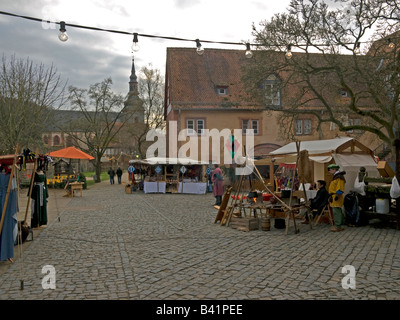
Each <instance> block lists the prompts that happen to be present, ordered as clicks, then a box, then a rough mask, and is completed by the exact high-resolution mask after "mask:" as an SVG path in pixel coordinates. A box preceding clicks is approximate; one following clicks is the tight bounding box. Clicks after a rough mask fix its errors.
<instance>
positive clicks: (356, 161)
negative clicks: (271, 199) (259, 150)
mask: <svg viewBox="0 0 400 320" xmlns="http://www.w3.org/2000/svg"><path fill="white" fill-rule="evenodd" d="M299 151H300V152H302V151H306V153H307V156H308V159H309V160H310V161H309V163H308V164H309V165H310V166H309V168H308V169H309V171H310V172H309V174H308V175H307V174H306V176H308V177H309V180H311V181H306V182H309V183H314V182H315V181H317V180H325V181H327V184H329V183H330V181H331V177H330V176H329V175H328V172H327V166H328V165H329V164H331V163H336V164H338V165H339V166H340V168H341V170H344V171H346V176H345V177H346V186H345V194H347V193H348V192H349V191H350V190H351V189H352V188H353V186H354V181H355V179H356V176H357V174H358V172H359V170H360V167H365V168H366V171H367V172H368V176H369V177H379V176H380V174H379V171H378V169H377V160H376V158H375V156H374V153H373V151H372V150H371V149H369V148H368V147H367V146H365V145H363V144H362V143H360V142H359V141H357V140H356V139H354V138H350V137H343V138H335V139H327V140H312V141H301V142H300V150H299ZM269 155H270V157H273V158H275V159H276V160H277V161H280V162H285V161H286V163H291V162H293V159H295V156H296V155H297V149H296V143H295V142H291V143H289V144H287V145H285V146H283V147H281V148H279V149H277V150H274V151H272V152H270V154H269ZM285 159H287V160H285Z"/></svg>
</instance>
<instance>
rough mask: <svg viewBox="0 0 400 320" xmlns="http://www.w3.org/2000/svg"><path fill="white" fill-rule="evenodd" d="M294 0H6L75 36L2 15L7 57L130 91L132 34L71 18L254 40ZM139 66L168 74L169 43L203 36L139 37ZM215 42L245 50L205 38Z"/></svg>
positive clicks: (161, 32)
mask: <svg viewBox="0 0 400 320" xmlns="http://www.w3.org/2000/svg"><path fill="white" fill-rule="evenodd" d="M289 3H290V0H280V1H275V0H274V1H270V0H247V1H245V0H243V1H240V0H145V1H143V0H141V1H137V0H134V1H128V0H125V1H123V0H107V1H106V0H68V1H66V0H64V1H61V0H51V1H50V0H39V1H36V0H35V1H27V0H1V2H0V11H4V12H9V13H13V14H18V15H24V16H30V17H34V18H39V19H44V20H50V21H55V22H59V21H65V22H66V24H67V34H68V36H69V39H68V41H66V42H61V41H60V40H59V39H58V33H59V31H58V29H59V25H55V24H46V23H43V24H42V23H41V22H36V21H30V20H25V19H22V18H17V17H10V16H6V15H2V14H0V47H1V51H2V54H4V55H5V56H6V57H10V55H12V54H15V55H16V57H17V58H24V59H25V58H27V57H29V58H30V59H31V60H33V61H34V62H35V63H43V64H44V65H45V66H50V65H51V64H53V65H54V66H55V67H56V68H57V71H58V72H59V74H60V75H61V77H62V79H64V80H65V81H68V85H73V86H77V87H80V88H85V89H86V88H88V87H89V85H91V84H94V83H97V82H101V81H102V80H104V79H105V78H107V77H111V78H112V80H113V83H114V85H113V90H114V92H117V93H121V94H123V95H125V94H126V93H127V92H128V81H129V75H130V69H131V59H132V51H131V45H132V38H133V37H132V36H131V35H121V34H115V33H108V32H102V31H91V30H84V29H80V28H74V27H68V23H70V24H77V25H83V26H89V27H98V28H103V29H113V30H120V31H126V32H130V33H134V32H137V33H142V34H149V35H157V36H167V37H177V38H185V39H193V40H194V39H197V38H199V39H203V40H211V41H218V42H224V41H227V42H243V41H250V42H252V41H253V38H252V35H251V30H252V23H253V22H254V23H255V24H256V25H258V23H259V22H261V21H262V20H265V19H266V20H269V19H270V18H271V17H272V15H273V14H275V13H278V12H285V11H286V8H287V7H288V5H289ZM139 44H140V50H139V52H137V53H136V54H135V56H134V57H135V66H136V70H137V71H138V70H139V69H140V68H141V67H143V66H146V65H148V64H149V63H152V65H153V67H155V68H157V69H160V71H161V74H162V75H164V74H165V59H166V48H167V47H193V48H194V47H195V42H182V41H175V40H161V39H154V38H147V37H146V38H145V37H139ZM203 46H204V48H205V50H207V47H216V48H233V49H243V50H244V49H245V47H244V46H243V48H242V47H239V46H226V45H211V44H206V43H204V44H203Z"/></svg>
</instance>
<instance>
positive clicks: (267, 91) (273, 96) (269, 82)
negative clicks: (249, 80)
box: [261, 75, 281, 107]
mask: <svg viewBox="0 0 400 320" xmlns="http://www.w3.org/2000/svg"><path fill="white" fill-rule="evenodd" d="M261 89H263V90H264V101H265V104H266V105H268V106H274V107H280V106H281V89H280V81H279V79H278V77H276V76H275V75H270V76H268V77H267V78H266V79H265V80H264V81H263V83H262V85H261Z"/></svg>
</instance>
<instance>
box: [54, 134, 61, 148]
mask: <svg viewBox="0 0 400 320" xmlns="http://www.w3.org/2000/svg"><path fill="white" fill-rule="evenodd" d="M60 144H61V143H60V137H59V136H54V138H53V146H59V145H60Z"/></svg>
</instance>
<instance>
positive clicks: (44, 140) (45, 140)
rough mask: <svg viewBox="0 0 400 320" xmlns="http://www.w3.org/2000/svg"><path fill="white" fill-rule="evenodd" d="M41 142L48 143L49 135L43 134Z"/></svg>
mask: <svg viewBox="0 0 400 320" xmlns="http://www.w3.org/2000/svg"><path fill="white" fill-rule="evenodd" d="M43 143H44V144H49V137H48V136H44V137H43Z"/></svg>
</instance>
